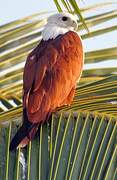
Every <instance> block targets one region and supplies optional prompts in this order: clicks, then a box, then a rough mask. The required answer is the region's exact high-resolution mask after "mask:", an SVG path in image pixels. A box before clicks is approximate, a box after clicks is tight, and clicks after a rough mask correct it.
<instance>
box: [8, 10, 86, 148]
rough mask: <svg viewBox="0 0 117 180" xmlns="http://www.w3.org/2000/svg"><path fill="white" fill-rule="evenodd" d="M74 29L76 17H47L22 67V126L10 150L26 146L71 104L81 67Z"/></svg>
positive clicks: (81, 53) (63, 14)
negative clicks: (38, 37)
mask: <svg viewBox="0 0 117 180" xmlns="http://www.w3.org/2000/svg"><path fill="white" fill-rule="evenodd" d="M77 29H78V21H77V18H76V16H75V15H73V14H70V13H68V12H60V13H56V14H54V15H51V16H50V17H48V18H47V23H46V25H45V27H44V29H43V30H42V40H41V41H40V43H39V44H38V45H37V46H36V47H35V48H34V49H33V50H32V52H30V53H29V55H28V56H27V60H26V63H25V66H24V72H23V97H22V99H23V123H22V126H21V127H20V128H19V130H18V132H17V133H16V135H15V136H14V137H13V139H12V141H11V143H10V151H13V150H15V149H16V148H17V147H19V146H20V147H22V148H23V147H25V146H26V145H28V143H29V142H30V141H32V140H33V138H34V137H35V134H36V133H37V131H38V128H39V127H40V125H41V124H43V123H44V122H46V121H48V119H49V117H50V116H51V114H52V112H55V111H56V109H57V108H58V107H61V106H63V105H68V106H70V105H71V103H72V101H73V98H74V95H75V89H76V84H77V82H78V81H79V79H80V77H81V74H82V70H83V64H84V50H83V43H82V40H81V37H80V35H79V34H78V32H77Z"/></svg>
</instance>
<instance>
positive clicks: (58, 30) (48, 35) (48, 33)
mask: <svg viewBox="0 0 117 180" xmlns="http://www.w3.org/2000/svg"><path fill="white" fill-rule="evenodd" d="M68 31H73V29H72V28H69V29H68V28H63V27H59V26H57V25H55V24H50V25H49V24H47V25H46V26H45V28H44V29H43V31H42V38H43V40H44V41H47V40H49V39H55V38H56V37H57V36H58V35H60V34H65V33H67V32H68Z"/></svg>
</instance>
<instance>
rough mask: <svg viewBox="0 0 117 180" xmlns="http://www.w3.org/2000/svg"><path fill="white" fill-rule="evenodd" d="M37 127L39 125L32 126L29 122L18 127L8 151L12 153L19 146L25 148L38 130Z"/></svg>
mask: <svg viewBox="0 0 117 180" xmlns="http://www.w3.org/2000/svg"><path fill="white" fill-rule="evenodd" d="M38 127H39V124H32V123H30V122H29V121H26V122H25V123H23V125H22V126H21V127H20V129H19V130H18V132H17V133H16V135H15V136H14V137H13V139H12V141H11V143H10V148H9V149H10V151H13V150H14V149H16V148H17V147H18V146H19V145H20V147H24V146H26V145H27V144H28V143H29V141H30V140H31V139H33V138H34V136H35V134H36V132H37V130H38Z"/></svg>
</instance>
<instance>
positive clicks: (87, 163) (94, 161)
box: [0, 111, 117, 180]
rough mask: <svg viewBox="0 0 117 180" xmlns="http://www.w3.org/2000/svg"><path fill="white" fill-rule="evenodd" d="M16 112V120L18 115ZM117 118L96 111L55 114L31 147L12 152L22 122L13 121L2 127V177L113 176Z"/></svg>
mask: <svg viewBox="0 0 117 180" xmlns="http://www.w3.org/2000/svg"><path fill="white" fill-rule="evenodd" d="M13 113H14V116H13V119H15V118H14V117H15V115H17V114H16V112H15V111H14V112H13ZM13 119H12V120H13ZM19 119H20V118H19ZM116 120H117V119H116V118H115V117H113V116H107V115H104V114H100V113H93V112H92V113H87V112H80V111H79V112H72V111H71V112H70V113H67V112H66V113H63V112H61V113H60V114H59V113H58V114H53V115H52V120H51V122H49V124H47V123H46V124H44V125H43V126H41V127H40V135H39V138H35V140H34V141H33V142H32V143H30V144H29V146H28V148H26V149H24V150H23V151H22V150H21V149H20V148H19V149H18V151H15V152H10V153H9V150H8V148H9V142H10V139H11V138H12V136H13V134H14V133H15V132H16V130H17V126H18V125H19V121H18V122H15V123H14V122H11V123H9V124H8V125H7V127H4V128H3V127H1V129H0V137H2V138H1V139H0V143H1V144H3V146H0V162H2V163H1V164H0V175H1V176H0V177H5V179H8V177H10V178H12V179H15V180H16V179H20V178H22V174H23V175H25V179H30V180H31V179H32V180H34V179H44V180H46V179H47V177H49V179H61V180H62V179H66V180H67V179H70V180H71V179H83V178H84V179H88V178H89V177H92V178H94V177H95V176H96V177H97V179H103V178H106V179H109V177H111V178H113V177H114V174H115V173H116V160H117V157H116V150H117V149H116V146H115V145H116V135H117V131H116V130H117V121H116ZM3 142H6V143H3ZM3 147H4V150H3ZM23 154H24V158H25V163H26V164H27V168H26V164H25V166H24V165H21V163H22V160H21V157H22V155H23ZM14 172H15V174H14Z"/></svg>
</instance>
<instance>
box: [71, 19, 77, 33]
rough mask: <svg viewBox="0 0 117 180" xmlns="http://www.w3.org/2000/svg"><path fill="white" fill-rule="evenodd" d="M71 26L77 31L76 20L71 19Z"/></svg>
mask: <svg viewBox="0 0 117 180" xmlns="http://www.w3.org/2000/svg"><path fill="white" fill-rule="evenodd" d="M72 26H73V28H74V30H75V31H77V29H78V24H77V22H76V21H73V24H72Z"/></svg>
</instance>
